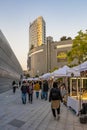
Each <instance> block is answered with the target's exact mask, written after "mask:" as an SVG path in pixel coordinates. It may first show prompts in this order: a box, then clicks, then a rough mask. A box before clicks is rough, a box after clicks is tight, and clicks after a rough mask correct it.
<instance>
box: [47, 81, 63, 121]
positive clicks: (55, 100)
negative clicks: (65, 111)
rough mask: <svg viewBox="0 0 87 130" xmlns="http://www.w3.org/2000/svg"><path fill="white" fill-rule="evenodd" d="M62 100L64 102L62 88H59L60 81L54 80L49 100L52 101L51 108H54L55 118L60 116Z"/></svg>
mask: <svg viewBox="0 0 87 130" xmlns="http://www.w3.org/2000/svg"><path fill="white" fill-rule="evenodd" d="M60 101H61V102H62V96H61V92H60V89H59V88H58V83H57V82H54V83H53V88H52V89H51V90H50V94H49V102H51V109H52V114H53V116H54V119H56V118H57V119H59V118H60ZM56 111H57V115H56Z"/></svg>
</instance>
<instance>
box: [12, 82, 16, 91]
mask: <svg viewBox="0 0 87 130" xmlns="http://www.w3.org/2000/svg"><path fill="white" fill-rule="evenodd" d="M12 86H13V93H15V92H16V87H17V84H16V82H15V81H13V82H12Z"/></svg>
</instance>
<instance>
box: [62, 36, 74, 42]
mask: <svg viewBox="0 0 87 130" xmlns="http://www.w3.org/2000/svg"><path fill="white" fill-rule="evenodd" d="M65 40H72V38H71V37H68V38H67V37H66V36H63V37H61V38H60V41H65Z"/></svg>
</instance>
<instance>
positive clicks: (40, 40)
mask: <svg viewBox="0 0 87 130" xmlns="http://www.w3.org/2000/svg"><path fill="white" fill-rule="evenodd" d="M45 43H46V24H45V21H44V19H43V17H42V16H40V17H38V18H37V19H36V20H34V21H33V22H32V23H31V24H30V26H29V48H30V49H32V48H33V47H37V46H41V45H42V44H45Z"/></svg>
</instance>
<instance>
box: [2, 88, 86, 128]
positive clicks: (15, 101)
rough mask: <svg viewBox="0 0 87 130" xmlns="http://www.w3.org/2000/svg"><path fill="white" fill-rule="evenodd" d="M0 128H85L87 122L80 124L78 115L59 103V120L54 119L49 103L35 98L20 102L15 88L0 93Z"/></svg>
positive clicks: (18, 92)
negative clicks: (24, 102) (30, 101)
mask: <svg viewBox="0 0 87 130" xmlns="http://www.w3.org/2000/svg"><path fill="white" fill-rule="evenodd" d="M0 130H87V124H80V122H79V117H78V116H76V115H75V113H74V112H73V111H71V110H70V109H69V108H67V107H66V106H64V105H63V104H62V105H61V117H60V120H54V118H53V116H52V113H51V108H50V103H49V102H48V101H44V100H41V99H38V100H37V99H36V98H35V93H34V100H33V104H29V103H28V101H27V104H26V105H24V104H22V102H21V92H20V89H17V91H16V93H15V94H13V93H12V90H10V91H7V92H5V93H2V94H0Z"/></svg>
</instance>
